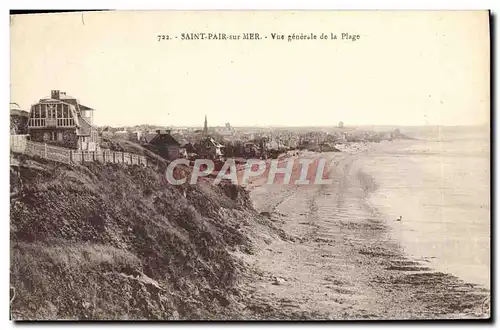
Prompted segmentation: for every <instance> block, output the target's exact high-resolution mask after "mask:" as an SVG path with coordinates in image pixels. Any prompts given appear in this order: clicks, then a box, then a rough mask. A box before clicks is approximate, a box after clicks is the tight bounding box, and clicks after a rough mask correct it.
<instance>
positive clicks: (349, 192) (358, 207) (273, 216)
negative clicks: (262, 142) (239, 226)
mask: <svg viewBox="0 0 500 330" xmlns="http://www.w3.org/2000/svg"><path fill="white" fill-rule="evenodd" d="M347 151H348V152H342V153H323V154H319V153H308V154H307V155H304V154H303V155H302V157H311V158H318V157H326V158H327V159H328V160H329V161H330V164H332V166H330V167H329V168H328V176H329V177H330V178H331V179H333V184H332V185H292V184H290V185H264V184H262V183H263V182H260V184H259V183H258V182H257V183H256V182H254V183H253V185H252V186H251V188H252V191H251V197H252V200H253V203H254V207H255V208H256V209H257V210H258V211H259V212H261V214H263V216H262V218H261V219H259V223H260V225H258V226H257V227H255V228H253V229H251V230H249V232H248V235H250V236H251V237H252V239H253V240H254V243H255V245H256V248H255V251H254V254H253V255H250V256H248V255H241V258H243V260H244V261H245V262H246V263H247V264H248V265H249V269H250V271H249V272H248V274H246V277H244V278H245V279H244V280H243V282H242V283H241V288H242V290H243V293H244V295H245V296H246V299H245V302H244V304H245V306H246V308H247V310H248V311H249V315H250V314H254V313H257V315H258V316H259V317H258V318H259V319H400V320H401V319H449V318H487V317H489V307H488V306H489V299H488V297H489V291H488V290H487V289H484V288H482V287H480V286H478V285H474V284H470V283H465V282H464V281H462V280H460V279H459V278H457V277H455V276H452V275H449V274H445V273H442V272H438V271H435V270H433V268H431V265H430V263H429V262H427V261H426V260H419V259H414V258H410V257H409V256H407V255H406V254H405V252H404V250H403V249H402V247H401V244H400V242H398V240H397V239H395V238H394V237H393V236H391V231H390V227H389V226H388V219H386V218H385V217H384V216H383V215H382V214H381V213H380V212H379V211H378V210H377V209H375V208H373V206H371V205H370V204H369V203H368V201H367V199H368V197H369V196H370V194H371V193H372V192H374V191H375V190H376V189H377V183H376V180H375V179H374V178H373V177H371V176H369V175H367V174H366V173H365V172H364V171H363V162H362V150H361V151H357V150H347ZM292 182H293V181H292ZM277 278H279V279H277Z"/></svg>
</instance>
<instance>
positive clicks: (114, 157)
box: [113, 151, 116, 164]
mask: <svg viewBox="0 0 500 330" xmlns="http://www.w3.org/2000/svg"><path fill="white" fill-rule="evenodd" d="M114 163H116V153H115V152H114V151H113V164H114Z"/></svg>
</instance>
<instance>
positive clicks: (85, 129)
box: [76, 117, 92, 135]
mask: <svg viewBox="0 0 500 330" xmlns="http://www.w3.org/2000/svg"><path fill="white" fill-rule="evenodd" d="M78 119H79V123H80V127H78V128H77V129H76V135H90V131H91V130H92V125H90V123H89V122H88V121H86V120H85V118H82V117H79V118H78Z"/></svg>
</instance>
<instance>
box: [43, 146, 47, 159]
mask: <svg viewBox="0 0 500 330" xmlns="http://www.w3.org/2000/svg"><path fill="white" fill-rule="evenodd" d="M43 146H44V148H43V150H44V155H45V158H47V143H44V144H43Z"/></svg>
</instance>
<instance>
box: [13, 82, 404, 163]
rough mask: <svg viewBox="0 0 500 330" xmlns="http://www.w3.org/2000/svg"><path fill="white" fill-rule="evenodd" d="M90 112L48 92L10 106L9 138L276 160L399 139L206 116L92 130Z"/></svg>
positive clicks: (167, 154) (340, 126)
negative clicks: (186, 122) (217, 121)
mask: <svg viewBox="0 0 500 330" xmlns="http://www.w3.org/2000/svg"><path fill="white" fill-rule="evenodd" d="M94 111H95V109H93V108H91V107H89V106H86V105H84V104H83V103H80V101H79V100H78V98H76V97H73V96H69V95H68V94H66V92H63V91H59V90H52V91H51V92H50V95H49V96H46V97H42V98H40V99H39V101H38V102H37V103H35V104H33V105H31V108H30V109H29V110H24V109H20V107H19V106H18V105H17V104H16V103H11V105H10V113H11V126H10V128H11V134H12V135H27V136H29V140H31V141H33V142H44V143H47V144H50V145H54V146H59V147H64V148H69V149H75V150H81V151H100V150H101V149H109V150H116V151H120V149H123V147H122V145H123V142H126V141H127V142H131V143H135V144H139V145H141V146H142V147H144V148H146V149H149V150H150V151H152V152H155V153H156V154H158V155H160V156H161V157H163V158H165V159H168V160H173V159H177V158H182V157H183V158H189V159H195V158H209V159H214V160H223V159H224V158H227V157H243V158H255V157H259V158H262V159H267V158H277V157H278V155H279V154H281V153H283V152H286V151H290V150H309V151H318V152H327V151H339V149H338V148H337V147H338V146H339V145H342V144H348V143H353V142H380V141H382V140H392V139H395V138H404V136H403V135H402V134H401V133H400V131H399V129H394V130H391V131H386V132H374V131H368V130H358V129H356V128H353V127H348V126H347V125H344V123H343V122H342V121H339V122H338V123H336V124H335V125H332V126H331V127H323V128H304V127H300V128H290V127H281V128H276V127H273V128H259V127H246V128H243V127H238V128H235V127H233V126H232V125H231V124H230V123H226V124H225V125H224V126H222V127H221V126H215V127H214V126H211V125H210V122H209V118H210V117H209V114H206V115H205V117H204V118H200V126H199V127H169V126H153V125H136V126H129V127H110V126H97V125H95V124H94Z"/></svg>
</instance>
